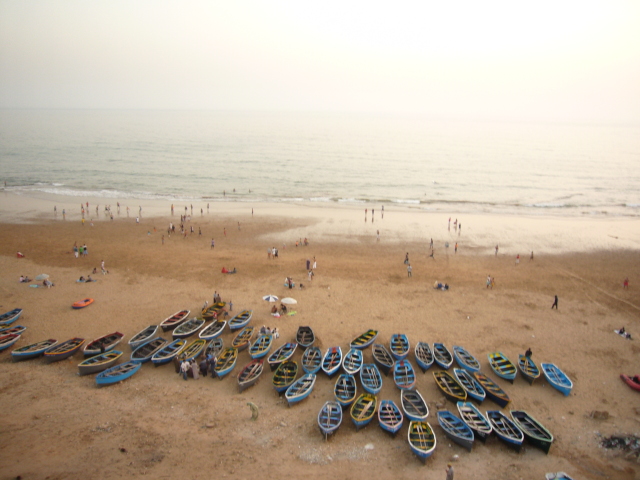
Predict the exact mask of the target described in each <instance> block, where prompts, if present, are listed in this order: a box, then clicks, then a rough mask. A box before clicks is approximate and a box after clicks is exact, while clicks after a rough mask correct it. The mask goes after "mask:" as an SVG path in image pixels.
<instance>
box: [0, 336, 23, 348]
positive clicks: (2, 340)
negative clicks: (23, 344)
mask: <svg viewBox="0 0 640 480" xmlns="http://www.w3.org/2000/svg"><path fill="white" fill-rule="evenodd" d="M18 340H20V335H18V334H15V333H10V334H8V335H3V336H1V337H0V351H2V350H6V349H7V348H9V347H10V346H11V345H13V344H14V343H16V342H17V341H18Z"/></svg>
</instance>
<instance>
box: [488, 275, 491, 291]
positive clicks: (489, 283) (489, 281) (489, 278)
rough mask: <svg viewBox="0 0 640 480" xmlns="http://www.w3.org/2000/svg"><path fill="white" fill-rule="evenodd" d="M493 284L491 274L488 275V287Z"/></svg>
mask: <svg viewBox="0 0 640 480" xmlns="http://www.w3.org/2000/svg"><path fill="white" fill-rule="evenodd" d="M490 286H491V275H487V288H489V287H490Z"/></svg>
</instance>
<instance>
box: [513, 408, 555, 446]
mask: <svg viewBox="0 0 640 480" xmlns="http://www.w3.org/2000/svg"><path fill="white" fill-rule="evenodd" d="M510 413H511V418H512V419H513V422H514V423H515V424H516V425H517V426H518V428H519V429H520V430H522V433H524V438H525V439H526V440H527V442H529V443H530V444H531V445H533V446H534V447H537V448H539V449H541V450H542V451H543V452H544V453H549V449H550V448H551V444H552V443H553V435H551V432H549V430H547V429H546V428H545V427H544V426H543V425H542V424H541V423H540V422H538V421H537V420H536V419H535V418H533V417H532V416H531V415H529V414H528V413H527V412H525V411H524V410H511V412H510Z"/></svg>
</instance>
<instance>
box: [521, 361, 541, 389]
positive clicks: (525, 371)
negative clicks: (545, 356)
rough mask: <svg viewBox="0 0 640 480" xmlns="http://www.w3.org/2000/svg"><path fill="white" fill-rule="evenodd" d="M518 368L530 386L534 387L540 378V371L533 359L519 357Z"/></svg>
mask: <svg viewBox="0 0 640 480" xmlns="http://www.w3.org/2000/svg"><path fill="white" fill-rule="evenodd" d="M518 368H519V369H520V373H521V374H522V376H523V377H524V379H525V380H526V381H527V382H529V385H533V382H534V381H535V380H537V379H538V378H540V369H539V368H538V366H537V365H536V362H534V361H533V359H532V358H531V357H527V356H526V355H518Z"/></svg>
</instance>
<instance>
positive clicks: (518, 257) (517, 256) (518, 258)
mask: <svg viewBox="0 0 640 480" xmlns="http://www.w3.org/2000/svg"><path fill="white" fill-rule="evenodd" d="M519 263H520V254H518V255H516V267H517V266H518V264H519Z"/></svg>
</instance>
